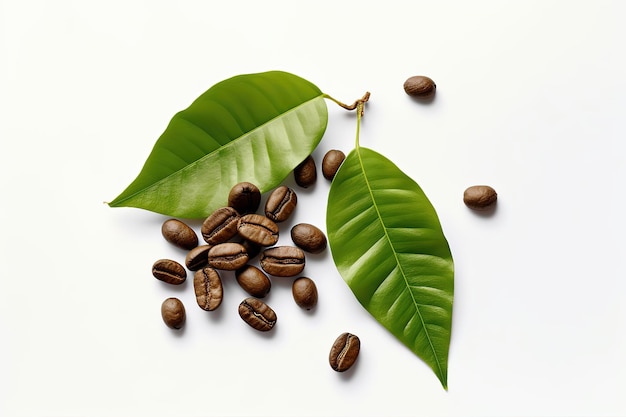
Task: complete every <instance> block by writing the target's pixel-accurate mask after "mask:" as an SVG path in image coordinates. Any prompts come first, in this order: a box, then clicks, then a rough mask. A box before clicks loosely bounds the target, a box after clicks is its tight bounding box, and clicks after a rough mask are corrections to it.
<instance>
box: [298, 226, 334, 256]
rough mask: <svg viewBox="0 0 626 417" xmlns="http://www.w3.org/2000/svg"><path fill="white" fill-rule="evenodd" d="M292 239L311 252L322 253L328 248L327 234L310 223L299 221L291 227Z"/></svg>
mask: <svg viewBox="0 0 626 417" xmlns="http://www.w3.org/2000/svg"><path fill="white" fill-rule="evenodd" d="M291 240H293V243H295V244H296V246H298V247H299V248H301V249H303V250H305V251H307V252H309V253H320V252H322V251H323V250H324V249H326V235H324V232H322V231H321V230H320V229H318V228H317V227H315V226H313V225H312V224H308V223H299V224H297V225H295V226H294V227H292V228H291Z"/></svg>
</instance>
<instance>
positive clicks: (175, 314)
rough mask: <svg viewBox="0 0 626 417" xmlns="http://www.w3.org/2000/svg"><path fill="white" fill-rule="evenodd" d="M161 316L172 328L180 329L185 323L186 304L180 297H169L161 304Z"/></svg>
mask: <svg viewBox="0 0 626 417" xmlns="http://www.w3.org/2000/svg"><path fill="white" fill-rule="evenodd" d="M161 317H163V322H164V323H165V324H166V325H167V327H169V328H170V329H180V328H182V327H183V325H184V324H185V318H186V314H185V306H184V305H183V303H182V301H180V300H179V299H178V298H173V297H172V298H168V299H166V300H165V301H163V303H162V304H161Z"/></svg>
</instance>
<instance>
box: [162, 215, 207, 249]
mask: <svg viewBox="0 0 626 417" xmlns="http://www.w3.org/2000/svg"><path fill="white" fill-rule="evenodd" d="M161 233H162V234H163V237H164V238H165V240H167V241H168V242H170V243H171V244H173V245H175V246H178V247H179V248H181V249H187V250H189V249H193V248H195V247H196V246H198V235H197V234H196V232H194V231H193V229H192V228H191V227H189V226H188V225H187V224H185V223H183V222H181V221H180V220H177V219H169V220H166V221H165V222H164V223H163V226H161Z"/></svg>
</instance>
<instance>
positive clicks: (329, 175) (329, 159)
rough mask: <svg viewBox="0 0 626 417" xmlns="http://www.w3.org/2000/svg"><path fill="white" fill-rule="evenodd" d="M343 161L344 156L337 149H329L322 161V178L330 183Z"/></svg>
mask: <svg viewBox="0 0 626 417" xmlns="http://www.w3.org/2000/svg"><path fill="white" fill-rule="evenodd" d="M345 159H346V154H344V153H343V152H342V151H340V150H338V149H331V150H330V151H328V152H326V155H324V159H322V175H324V178H326V179H327V180H329V181H332V179H333V178H335V174H336V173H337V171H338V170H339V167H340V166H341V164H342V163H343V161H344V160H345Z"/></svg>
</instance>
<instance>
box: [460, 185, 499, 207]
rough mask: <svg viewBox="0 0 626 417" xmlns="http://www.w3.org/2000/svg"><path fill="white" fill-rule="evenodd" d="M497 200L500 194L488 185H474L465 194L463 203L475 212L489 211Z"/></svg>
mask: <svg viewBox="0 0 626 417" xmlns="http://www.w3.org/2000/svg"><path fill="white" fill-rule="evenodd" d="M497 200H498V193H496V190H494V189H493V188H491V187H490V186H488V185H473V186H471V187H469V188H467V189H466V190H465V192H464V193H463V202H464V203H465V205H466V206H467V207H469V208H471V209H473V210H487V209H489V208H491V207H492V206H493V205H494V204H495V203H496V201H497Z"/></svg>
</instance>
